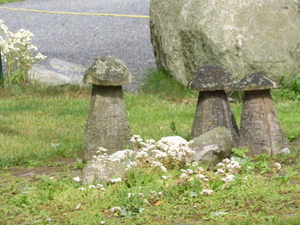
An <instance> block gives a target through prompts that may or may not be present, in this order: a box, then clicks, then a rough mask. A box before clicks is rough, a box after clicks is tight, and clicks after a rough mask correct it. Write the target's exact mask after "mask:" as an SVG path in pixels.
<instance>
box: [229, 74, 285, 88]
mask: <svg viewBox="0 0 300 225" xmlns="http://www.w3.org/2000/svg"><path fill="white" fill-rule="evenodd" d="M280 87H281V86H280V84H278V83H277V82H276V81H274V80H272V79H271V78H269V77H267V76H266V75H265V74H263V73H252V74H248V75H247V76H245V77H244V78H243V79H242V80H240V82H238V83H237V84H236V85H235V87H234V90H236V91H252V90H267V89H274V88H280Z"/></svg>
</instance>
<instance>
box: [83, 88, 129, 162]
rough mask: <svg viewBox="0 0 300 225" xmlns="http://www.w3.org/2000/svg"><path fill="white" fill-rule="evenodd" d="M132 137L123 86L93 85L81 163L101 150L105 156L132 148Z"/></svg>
mask: <svg viewBox="0 0 300 225" xmlns="http://www.w3.org/2000/svg"><path fill="white" fill-rule="evenodd" d="M130 138H131V133H130V127H129V122H128V119H127V114H126V110H125V104H124V98H123V91H122V86H99V85H93V89H92V97H91V101H90V110H89V115H88V119H87V124H86V131H85V139H84V144H83V161H89V160H91V159H92V158H93V156H94V155H97V153H96V152H97V151H98V150H99V148H100V147H103V148H105V149H107V150H108V151H107V154H108V155H110V154H113V153H115V152H116V151H119V150H124V149H125V148H126V146H131V142H130Z"/></svg>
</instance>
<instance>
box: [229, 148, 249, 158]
mask: <svg viewBox="0 0 300 225" xmlns="http://www.w3.org/2000/svg"><path fill="white" fill-rule="evenodd" d="M231 151H232V152H233V153H234V155H236V156H237V157H243V156H244V155H245V153H247V152H248V151H249V149H247V148H242V149H237V148H232V149H231Z"/></svg>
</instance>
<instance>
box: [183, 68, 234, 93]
mask: <svg viewBox="0 0 300 225" xmlns="http://www.w3.org/2000/svg"><path fill="white" fill-rule="evenodd" d="M232 80H233V79H232V74H231V73H229V72H227V71H226V70H225V69H224V68H223V67H221V66H217V65H205V66H202V67H200V68H199V69H198V70H197V72H196V73H195V74H194V76H193V77H192V78H191V79H190V81H189V83H188V85H187V88H188V89H193V90H197V91H218V90H227V89H229V88H230V87H232V85H233V84H232Z"/></svg>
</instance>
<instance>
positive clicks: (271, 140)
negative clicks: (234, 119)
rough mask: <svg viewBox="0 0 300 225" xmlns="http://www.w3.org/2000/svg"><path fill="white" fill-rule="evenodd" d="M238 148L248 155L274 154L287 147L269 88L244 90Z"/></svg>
mask: <svg viewBox="0 0 300 225" xmlns="http://www.w3.org/2000/svg"><path fill="white" fill-rule="evenodd" d="M241 117H242V118H241V128H240V144H239V148H248V149H249V152H248V153H247V154H248V155H259V154H267V155H276V154H278V152H279V151H280V150H281V149H283V148H285V147H287V142H286V139H285V136H284V134H283V132H282V129H281V126H280V123H279V120H278V118H277V115H276V112H275V108H274V104H273V101H272V98H271V95H270V91H269V90H259V91H245V95H244V100H243V109H242V116H241Z"/></svg>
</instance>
